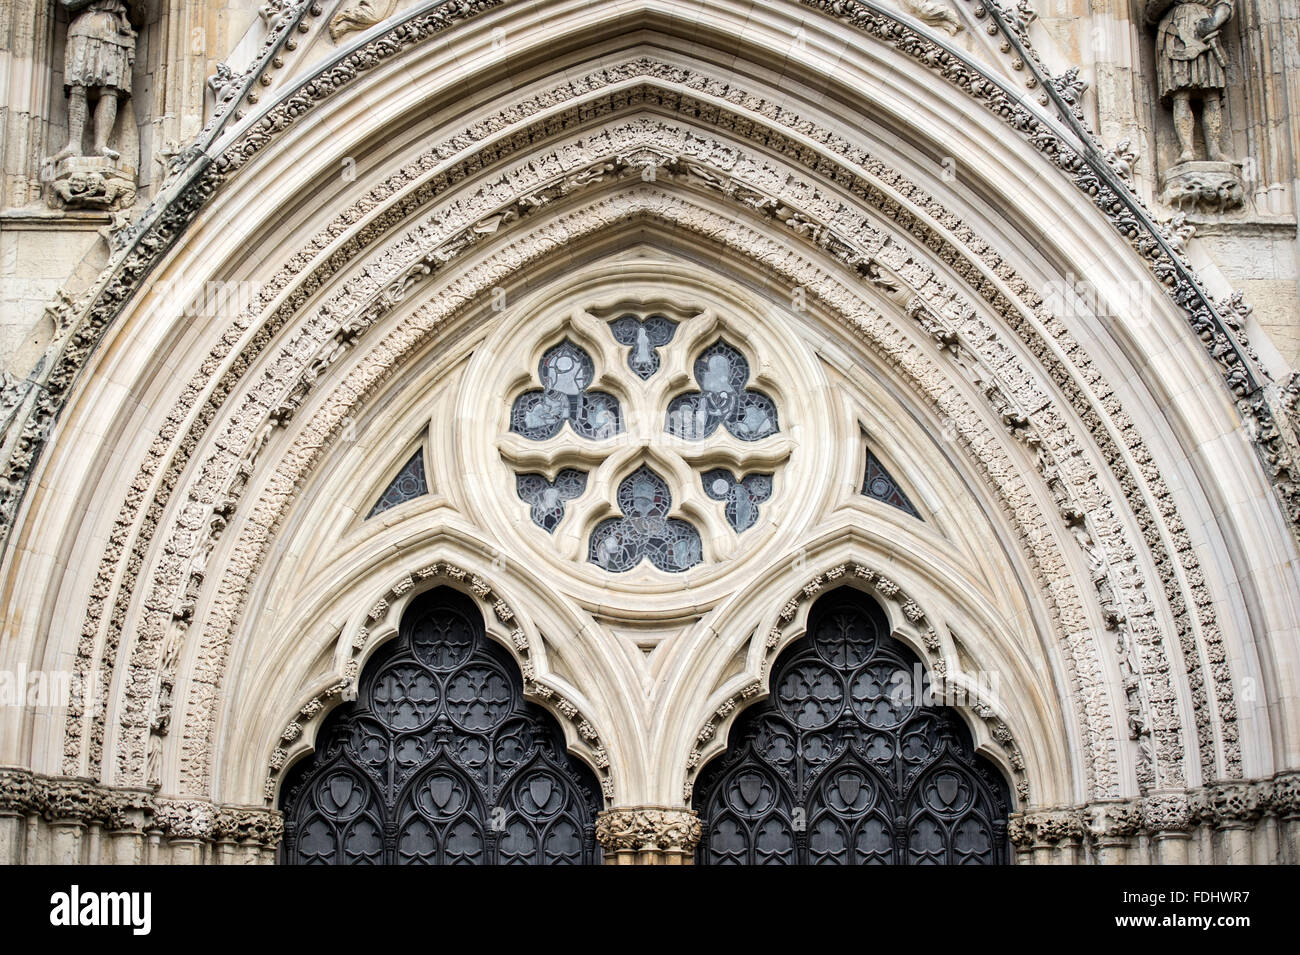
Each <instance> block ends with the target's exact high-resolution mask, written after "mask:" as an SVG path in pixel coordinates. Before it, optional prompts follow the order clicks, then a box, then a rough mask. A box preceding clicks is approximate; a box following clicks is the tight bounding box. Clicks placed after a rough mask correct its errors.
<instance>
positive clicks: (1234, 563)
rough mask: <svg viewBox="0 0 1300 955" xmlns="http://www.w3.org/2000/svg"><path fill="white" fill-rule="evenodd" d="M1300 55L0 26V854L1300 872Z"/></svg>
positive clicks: (577, 17)
mask: <svg viewBox="0 0 1300 955" xmlns="http://www.w3.org/2000/svg"><path fill="white" fill-rule="evenodd" d="M1298 44H1300V4H1298V3H1297V0H1267V2H1266V0H1231V2H1226V0H1222V2H1214V0H1147V2H1144V3H1134V2H1129V0H1091V2H1085V0H1019V2H1013V0H718V2H715V3H709V4H706V5H704V6H703V7H702V6H701V5H700V4H698V3H695V2H677V0H657V2H645V3H640V2H620V3H617V4H613V3H610V4H592V3H589V2H585V0H584V2H580V0H541V2H536V3H534V2H529V3H523V2H514V0H386V2H381V0H261V2H259V0H59V2H58V3H52V2H47V0H12V2H10V3H8V4H7V6H6V14H5V17H4V18H3V19H2V20H0V53H3V56H0V69H2V70H3V71H4V72H5V75H6V77H7V79H8V82H7V83H5V84H4V85H3V88H4V89H5V90H6V91H7V92H6V94H5V95H6V96H7V97H8V98H7V100H6V101H4V102H0V129H2V130H3V132H2V133H0V136H2V137H3V138H2V139H0V297H2V298H3V301H4V308H3V314H2V316H0V371H2V372H3V391H2V398H0V422H2V424H0V427H2V431H0V468H2V469H3V473H0V548H2V549H0V602H2V604H3V621H4V625H3V632H2V633H0V689H3V690H4V694H3V695H4V704H5V705H4V706H3V707H0V860H3V861H13V862H48V861H56V862H74V863H75V862H104V861H112V862H121V863H141V862H158V861H163V862H193V863H217V864H227V863H245V862H247V863H258V862H273V861H276V860H277V858H282V859H285V860H287V861H295V860H298V861H309V860H311V859H333V858H335V857H338V858H346V859H348V860H353V861H355V860H359V859H367V860H380V861H383V860H389V861H395V860H399V859H415V858H417V857H418V858H419V859H422V860H426V861H428V860H434V861H438V860H442V861H445V860H448V859H469V858H471V857H472V858H474V859H498V858H507V857H509V858H522V857H523V856H522V855H520V854H521V853H527V852H530V851H535V852H536V854H537V855H536V857H537V859H538V860H540V861H584V860H586V861H590V860H594V859H595V858H598V857H600V858H603V860H604V861H605V862H607V863H616V864H629V863H665V864H672V863H682V862H689V861H692V860H696V859H698V861H764V860H768V859H772V858H777V859H779V860H782V861H806V860H807V859H809V858H812V857H814V856H815V857H817V858H829V857H831V856H833V857H835V858H838V859H841V860H846V859H851V860H856V861H868V860H874V859H892V860H893V861H992V862H1000V861H1014V862H1017V863H1034V864H1037V863H1053V862H1069V863H1087V862H1099V863H1122V862H1188V861H1191V862H1197V863H1225V862H1233V863H1236V862H1292V863H1294V862H1297V861H1300V573H1297V558H1298V557H1300V551H1298V550H1297V548H1298V546H1300V430H1298V429H1300V377H1298V376H1297V375H1296V374H1295V372H1293V370H1292V369H1293V368H1295V367H1297V366H1300V296H1298V294H1297V268H1298V266H1297V261H1298V256H1297V252H1298V248H1297V237H1296V222H1297V201H1298V197H1297V195H1296V187H1295V183H1296V181H1297V161H1298V159H1297V157H1298V156H1300V132H1298V131H1297V130H1298V129H1300V127H1298V126H1297V119H1296V118H1294V117H1292V116H1291V115H1290V114H1289V112H1288V104H1290V103H1295V102H1300V85H1298V84H1300V71H1298V70H1296V69H1295V68H1294V64H1290V63H1289V62H1288V60H1289V59H1290V58H1292V57H1291V54H1292V53H1293V51H1294V50H1295V49H1296V48H1297V45H1298ZM1288 66H1290V67H1291V68H1290V69H1289V70H1288ZM439 600H441V601H443V603H441V604H438V603H437V601H439ZM435 604H436V606H435ZM437 607H444V610H445V607H453V608H460V609H456V610H455V615H458V616H455V619H456V620H459V621H461V622H460V623H458V624H456V626H454V627H453V626H452V625H451V624H450V623H447V620H449V619H451V618H448V617H445V616H444V617H439V616H438V614H439V613H444V610H438V609H437ZM828 607H829V608H832V609H834V608H840V610H841V611H843V614H848V616H843V615H842V620H841V623H840V624H835V626H840V627H841V631H842V632H840V631H837V632H838V633H839V636H835V635H834V634H832V635H830V636H828V633H829V631H827V630H826V629H825V628H826V627H829V626H832V624H831V623H828V622H827V621H831V620H833V619H841V618H834V614H832V613H831V611H829V610H827V609H826V608H828ZM430 608H433V609H430ZM844 608H856V609H852V611H851V612H850V611H849V610H844ZM445 612H446V613H450V612H451V611H445ZM837 612H838V611H837ZM855 614H856V615H857V616H854V615H855ZM855 620H856V621H857V623H854V622H853V621H855ZM431 621H432V622H431ZM439 621H442V622H441V623H440V622H439ZM844 621H847V622H844ZM863 621H869V625H868V623H864V622H863ZM422 628H423V629H422ZM429 628H433V630H437V631H438V632H439V633H443V634H444V635H445V641H444V643H442V644H438V646H437V648H435V649H430V647H431V646H432V644H429V643H428V638H427V634H428V633H429V632H432V631H431V630H430V629H429ZM457 628H459V629H457ZM855 628H857V629H855ZM456 634H459V636H456ZM422 635H423V636H422ZM448 635H449V636H448ZM468 635H472V638H471V636H468ZM446 641H450V642H446ZM457 641H459V642H457ZM471 646H472V648H473V653H474V654H477V656H472V657H464V658H462V657H461V656H457V655H456V654H458V653H460V652H461V651H462V650H463V651H464V653H470V650H469V649H468V648H470V647H471ZM458 648H459V649H458ZM882 661H884V662H883V663H882ZM885 664H888V667H892V668H893V671H891V672H894V671H897V672H914V673H915V674H916V684H917V686H918V687H920V688H921V689H923V690H925V691H926V692H927V693H930V694H931V695H933V696H935V697H936V698H937V699H938V701H939V702H937V703H935V704H934V707H935V708H934V709H933V711H932V712H922V711H920V710H916V709H914V708H912V705H911V703H906V702H904V703H900V702H899V700H898V699H897V698H894V697H888V698H887V697H886V696H885V694H884V691H883V690H882V688H881V680H882V679H883V677H882V675H881V674H882V673H883V672H884V671H881V670H879V669H878V665H885ZM926 705H927V706H928V705H929V704H926ZM367 721H369V722H367ZM381 724H382V725H381ZM345 730H347V732H344V731H345ZM353 731H355V732H353ZM349 733H351V734H352V735H348V734H349ZM358 741H361V742H360V743H359V742H358ZM361 743H364V744H365V745H364V746H362V745H361ZM795 744H797V747H798V750H799V753H800V754H801V755H800V756H799V757H798V758H797V759H794V761H793V762H791V759H793V757H790V756H789V755H788V754H787V753H786V749H785V747H787V746H793V745H795ZM826 747H829V748H826ZM488 750H491V752H492V753H493V754H494V755H491V756H487V755H483V754H485V753H487V752H488ZM822 750H824V753H829V754H832V755H833V758H831V756H824V759H827V760H830V762H829V763H827V765H830V766H831V767H832V769H833V770H834V772H835V773H838V774H839V775H833V774H832V772H831V769H827V770H825V771H824V772H823V770H822V769H820V768H818V767H819V766H820V765H821V764H816V765H814V764H815V763H816V760H817V759H818V758H823V757H817V756H815V755H813V754H814V753H816V752H818V751H822ZM453 752H454V753H455V755H454V756H453V755H450V754H452V753H453ZM367 753H369V754H370V756H367V755H366V754H367ZM376 753H378V754H381V755H380V756H375V755H374V754H376ZM855 753H856V754H858V755H856V756H854V755H853V754H855ZM439 754H443V755H439ZM476 754H477V755H476ZM783 754H784V755H783ZM525 757H526V758H525ZM850 757H852V759H857V760H858V762H856V763H853V764H852V765H849V762H852V759H850ZM371 758H373V766H372V768H373V769H374V772H373V773H371V774H370V775H369V776H368V775H367V772H369V770H366V765H368V764H366V763H365V760H366V759H371ZM330 760H351V762H350V763H349V764H348V765H349V766H350V767H351V768H350V769H348V770H347V771H346V772H341V771H340V772H335V770H334V769H331V767H337V766H341V765H343V764H342V763H337V764H336V763H331V762H330ZM439 760H442V762H439ZM512 760H514V762H512ZM845 760H848V761H849V762H845ZM872 760H876V761H877V763H878V764H879V766H878V767H877V766H876V764H873V763H872V762H871V761H872ZM909 760H910V761H911V762H909ZM449 761H450V762H456V764H457V765H458V766H462V767H468V768H467V769H465V770H464V772H461V770H459V769H458V770H457V773H460V775H457V774H455V773H449V772H448V771H444V770H445V767H446V766H447V765H450V762H449ZM430 766H434V767H438V766H441V767H443V769H435V770H429V769H428V767H430ZM516 766H521V767H524V768H521V769H519V770H518V771H517V773H516V770H515V769H514V768H513V767H516ZM846 767H847V768H846ZM909 767H910V768H909ZM525 769H527V773H528V774H530V775H525V774H524V773H525ZM321 773H324V774H325V775H319V774H321ZM330 773H333V775H329V774H330ZM494 773H495V775H494ZM512 773H513V774H514V775H512ZM313 774H317V775H313ZM385 774H387V775H385ZM404 774H407V775H404ZM440 774H441V775H440ZM728 774H730V775H728ZM408 775H409V777H410V779H412V780H416V779H418V786H417V784H416V783H415V782H412V783H411V786H412V787H415V788H410V789H409V791H408V789H404V788H402V787H403V786H405V785H406V783H404V782H403V780H405V779H407V778H408ZM381 782H382V783H383V785H381V784H380V783H381ZM317 784H319V785H317ZM313 786H316V788H312V787H313ZM385 787H387V788H385ZM420 787H423V788H420ZM417 789H418V791H416V790H417ZM408 797H409V802H408V801H404V800H408ZM313 800H314V801H313ZM366 800H371V802H366ZM458 800H459V801H458ZM782 800H785V801H784V802H782ZM871 800H878V802H875V803H873V802H871ZM381 803H382V805H381ZM471 803H472V804H473V805H474V806H476V807H477V808H476V809H475V810H474V812H476V813H477V815H476V816H474V817H473V819H474V825H476V826H478V827H479V828H477V829H474V828H472V827H471V828H470V829H466V828H464V827H461V828H456V826H457V825H460V824H459V823H455V824H453V822H450V821H447V820H451V818H452V815H453V810H452V809H450V808H448V807H461V808H463V809H464V812H466V813H468V812H470V809H469V808H467V807H470V805H471ZM489 803H491V805H489ZM796 803H797V805H796ZM873 805H874V806H877V807H884V806H888V805H893V806H894V807H895V816H897V818H903V817H906V818H907V819H908V820H909V821H908V822H907V829H906V831H902V830H899V831H892V830H890V828H889V827H890V825H892V822H891V820H892V819H893V818H894V816H890V814H889V813H887V812H885V810H884V809H880V811H879V812H878V813H877V812H876V810H875V809H870V808H869V807H870V806H873ZM304 807H306V808H304ZM404 807H405V808H404ZM763 807H766V808H763ZM855 807H857V808H855ZM963 807H964V808H963ZM959 809H960V811H959ZM460 811H461V810H460V809H457V810H456V812H460ZM403 813H405V815H403ZM512 813H513V814H514V815H512ZM763 813H767V814H768V815H763ZM855 813H857V815H854V814H855ZM872 813H875V815H872ZM760 816H761V817H762V819H761V824H760V823H759V822H754V821H753V820H758V819H759V817H760ZM345 817H346V818H345ZM363 817H364V819H365V820H368V821H366V822H365V823H364V825H363V824H361V823H358V822H356V820H359V819H362V818H363ZM498 817H500V818H499V819H498ZM751 817H752V819H751ZM949 817H951V820H950V819H949ZM457 818H459V817H457ZM349 820H351V821H349ZM490 820H497V821H499V822H500V825H496V823H495V822H493V823H492V824H491V826H489V821H490ZM444 821H446V825H444ZM950 822H951V824H950ZM385 827H387V828H385ZM512 827H513V828H512ZM846 827H847V828H846ZM489 829H490V831H489ZM381 830H382V832H385V833H390V834H389V835H388V836H387V837H386V838H387V841H384V838H381V837H380V835H378V834H377V833H380V831H381ZM850 830H851V832H850ZM392 833H396V835H393V834H392ZM837 839H838V840H840V842H839V843H837V842H836V840H837ZM331 840H333V841H331ZM476 840H477V841H476ZM850 844H851V845H850ZM530 846H531V847H533V848H531V849H530V848H529V847H530ZM850 850H851V851H850ZM331 853H333V855H331ZM819 853H820V854H821V855H818V854H819ZM852 853H857V855H853V854H852ZM827 854H829V855H827ZM530 858H531V857H530Z"/></svg>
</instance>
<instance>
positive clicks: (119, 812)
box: [0, 767, 284, 864]
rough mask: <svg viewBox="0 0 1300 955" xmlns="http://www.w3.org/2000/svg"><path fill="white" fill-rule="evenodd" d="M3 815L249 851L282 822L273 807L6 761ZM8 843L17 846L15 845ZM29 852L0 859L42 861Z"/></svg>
mask: <svg viewBox="0 0 1300 955" xmlns="http://www.w3.org/2000/svg"><path fill="white" fill-rule="evenodd" d="M5 815H11V816H12V815H17V816H30V815H36V816H38V817H39V818H40V819H41V820H43V822H44V823H46V824H48V825H49V826H63V827H66V826H69V825H74V826H91V825H93V826H99V827H102V828H103V830H104V831H105V832H107V833H123V834H134V835H135V836H136V837H138V838H142V837H143V836H144V835H146V834H148V835H151V836H158V837H161V838H163V839H167V840H172V841H196V842H200V843H203V844H204V845H207V846H215V845H217V844H219V843H226V844H233V845H237V846H240V847H242V848H244V849H246V850H250V851H253V852H255V853H261V852H263V851H268V852H269V851H271V850H274V849H275V848H276V847H277V846H278V845H279V843H280V838H281V836H282V835H283V828H284V827H283V820H282V818H281V815H280V813H279V811H278V810H275V809H263V808H261V807H256V806H218V805H215V804H213V803H210V802H206V801H203V800H195V799H171V798H167V797H162V796H158V795H156V794H154V793H152V792H148V791H145V790H140V789H130V788H121V787H113V786H105V785H102V784H100V783H96V782H94V781H92V780H89V779H70V778H68V777H62V776H44V775H41V774H39V773H33V772H31V771H30V770H26V769H16V768H8V767H4V768H0V819H2V818H3V817H4V816H5ZM40 831H41V832H45V831H46V830H44V829H42V830H40ZM14 849H15V851H17V850H18V846H17V845H15V846H14ZM87 851H91V850H87ZM33 852H34V847H32V846H28V847H27V852H26V857H25V858H13V859H0V863H5V864H12V863H17V862H23V861H27V862H34V861H37V862H39V861H45V860H44V859H42V858H40V857H39V856H33ZM110 858H111V857H110V856H108V855H105V856H104V857H101V858H81V859H77V858H71V859H67V858H65V859H64V861H74V862H75V861H83V862H90V863H96V862H105V861H110Z"/></svg>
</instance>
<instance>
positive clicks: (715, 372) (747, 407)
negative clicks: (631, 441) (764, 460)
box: [664, 340, 780, 441]
mask: <svg viewBox="0 0 1300 955" xmlns="http://www.w3.org/2000/svg"><path fill="white" fill-rule="evenodd" d="M695 380H696V382H697V383H698V384H699V386H700V390H699V391H693V392H688V393H687V394H684V395H680V396H679V397H677V398H674V399H673V401H672V402H671V403H670V404H669V405H668V414H667V418H666V420H665V422H664V430H665V431H667V432H668V433H669V434H671V435H675V436H676V437H679V438H685V439H687V440H690V441H698V440H701V439H703V438H707V437H708V436H709V435H711V434H713V432H714V431H716V430H717V429H718V426H719V425H721V426H722V427H724V428H726V429H727V431H729V432H730V433H731V434H732V435H734V436H735V437H737V438H739V439H740V440H741V441H759V440H762V439H763V438H766V437H769V436H770V435H773V434H776V433H777V431H778V430H780V428H779V426H778V423H777V414H776V405H775V404H774V403H773V402H772V399H771V398H769V397H768V396H767V395H765V394H763V393H762V392H760V391H753V390H750V389H747V388H746V387H745V385H746V384H747V383H748V382H749V362H747V361H746V360H745V356H744V355H742V354H741V353H740V352H738V351H737V350H736V349H734V348H732V347H731V346H730V345H728V344H727V343H726V342H724V341H721V340H719V341H716V342H714V343H713V344H712V345H710V346H709V347H708V348H706V349H705V350H704V352H703V353H702V354H701V355H700V357H699V358H697V359H696V360H695Z"/></svg>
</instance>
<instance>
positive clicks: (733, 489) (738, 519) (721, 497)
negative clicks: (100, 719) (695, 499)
mask: <svg viewBox="0 0 1300 955" xmlns="http://www.w3.org/2000/svg"><path fill="white" fill-rule="evenodd" d="M701 480H702V481H703V482H704V493H705V494H707V495H708V496H709V497H711V498H713V500H715V501H726V502H727V503H726V506H725V507H724V508H723V514H724V515H725V516H726V518H727V523H728V524H730V525H731V528H732V530H734V531H736V532H737V533H740V532H741V531H747V530H749V528H751V527H753V526H754V524H756V523H757V522H758V506H759V505H760V504H762V503H763V502H764V501H766V500H767V499H768V498H770V497H771V496H772V475H770V474H747V475H746V476H745V477H744V478H742V479H740V480H739V481H738V480H736V476H735V475H734V474H732V473H731V472H730V471H728V470H727V469H726V468H714V469H713V470H712V471H705V472H704V474H702V475H701Z"/></svg>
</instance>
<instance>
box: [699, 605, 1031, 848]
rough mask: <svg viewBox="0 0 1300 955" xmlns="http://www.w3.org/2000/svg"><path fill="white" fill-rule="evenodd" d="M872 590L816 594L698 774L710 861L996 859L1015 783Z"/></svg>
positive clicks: (1004, 843) (702, 845)
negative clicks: (761, 686) (795, 634)
mask: <svg viewBox="0 0 1300 955" xmlns="http://www.w3.org/2000/svg"><path fill="white" fill-rule="evenodd" d="M928 687H929V683H928V680H927V679H926V677H925V675H924V673H923V671H922V668H921V664H920V661H919V659H918V658H917V656H916V654H914V653H913V652H912V651H911V650H910V649H909V648H907V647H906V646H904V645H903V644H902V643H901V642H899V641H898V640H897V639H895V638H894V637H893V636H891V635H890V628H889V622H888V619H887V618H886V616H885V613H884V611H883V610H882V609H881V607H880V606H879V604H877V603H876V602H875V601H874V600H872V599H871V598H870V597H868V596H866V595H865V594H862V593H860V592H858V591H856V590H853V589H850V588H842V589H840V590H837V591H835V592H833V593H831V594H828V595H827V596H825V597H823V598H822V599H820V600H819V601H818V602H817V603H816V604H815V605H814V606H813V608H812V610H811V612H810V614H809V618H808V629H807V632H806V633H805V634H804V636H803V637H801V638H800V639H799V640H798V641H796V642H795V643H794V644H792V645H791V646H790V647H789V648H787V649H786V650H785V652H784V653H782V654H781V656H780V657H778V658H777V660H776V663H775V665H774V666H773V668H772V680H771V689H772V693H771V696H769V697H768V698H767V699H766V700H764V701H763V702H762V703H759V704H758V705H756V706H754V707H753V708H752V709H750V710H748V711H747V712H745V713H744V714H742V715H741V717H740V718H739V719H738V720H737V722H736V724H735V726H734V727H733V729H732V731H731V734H730V737H729V739H728V746H727V750H726V752H725V753H724V754H723V756H722V757H720V758H719V759H718V760H717V761H716V762H715V763H713V764H712V765H711V766H709V767H707V768H706V769H705V771H704V772H703V773H702V774H701V775H700V778H699V781H698V782H697V783H696V786H695V795H694V806H695V808H696V809H697V811H698V812H699V813H700V816H701V818H702V820H703V823H704V833H703V838H702V839H701V840H700V846H699V849H698V851H697V861H698V862H700V863H701V864H724V865H725V864H732V865H736V864H740V865H743V864H819V865H821V864H829V865H837V864H838V865H870V864H895V863H897V864H944V863H955V864H968V865H980V864H999V863H1005V862H1006V861H1007V836H1006V833H1007V822H1006V821H1007V812H1008V806H1009V797H1008V793H1007V787H1006V783H1005V782H1004V781H1003V779H1002V778H1001V776H1000V775H999V774H998V773H997V771H996V770H994V769H993V767H992V766H991V765H989V764H988V763H987V761H985V760H984V759H983V758H982V757H979V756H977V755H976V754H975V752H974V749H973V747H972V744H971V738H970V734H969V732H968V731H967V729H966V727H965V726H964V725H963V724H962V722H961V719H960V718H959V717H958V716H957V714H956V713H955V712H954V711H953V710H952V709H950V708H948V707H944V706H934V705H927V704H928V703H929V702H930V701H929V700H928V699H926V694H927V691H928Z"/></svg>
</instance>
